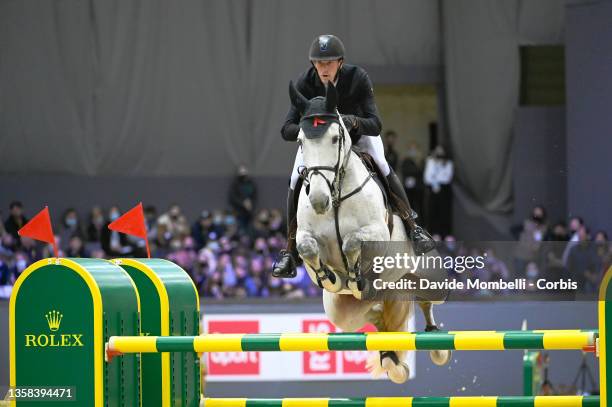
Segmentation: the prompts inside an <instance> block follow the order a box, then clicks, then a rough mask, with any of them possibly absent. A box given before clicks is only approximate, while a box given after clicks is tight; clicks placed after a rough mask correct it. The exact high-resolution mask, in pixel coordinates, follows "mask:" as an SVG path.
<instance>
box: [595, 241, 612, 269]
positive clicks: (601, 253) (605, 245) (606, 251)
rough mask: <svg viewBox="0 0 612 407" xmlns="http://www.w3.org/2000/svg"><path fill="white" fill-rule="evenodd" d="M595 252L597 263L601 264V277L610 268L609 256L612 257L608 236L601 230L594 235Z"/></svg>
mask: <svg viewBox="0 0 612 407" xmlns="http://www.w3.org/2000/svg"><path fill="white" fill-rule="evenodd" d="M594 241H595V250H596V252H597V257H599V261H600V262H601V264H602V268H601V275H602V276H603V274H604V273H605V272H606V271H607V270H608V268H609V267H610V260H611V259H610V256H611V255H612V246H611V245H610V241H609V240H608V234H607V233H606V232H604V231H603V230H600V231H599V232H597V233H595V239H594Z"/></svg>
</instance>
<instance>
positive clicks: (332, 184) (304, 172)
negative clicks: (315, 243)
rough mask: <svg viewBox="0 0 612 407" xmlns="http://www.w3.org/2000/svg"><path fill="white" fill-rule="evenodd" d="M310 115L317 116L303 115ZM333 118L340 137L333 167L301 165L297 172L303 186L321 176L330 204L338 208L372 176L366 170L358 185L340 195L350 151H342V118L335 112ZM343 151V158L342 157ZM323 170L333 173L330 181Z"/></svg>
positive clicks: (343, 137)
mask: <svg viewBox="0 0 612 407" xmlns="http://www.w3.org/2000/svg"><path fill="white" fill-rule="evenodd" d="M312 117H318V115H312V116H306V117H304V119H310V118H312ZM334 118H337V119H338V123H339V124H340V137H339V140H338V154H337V159H336V164H335V165H334V166H333V167H331V166H326V165H316V166H313V167H306V166H301V167H300V168H298V172H299V174H300V177H301V178H302V180H303V182H304V186H305V187H308V186H309V184H310V179H311V178H312V176H313V175H319V176H321V177H323V179H324V180H325V183H326V184H327V186H328V188H329V192H330V194H331V197H332V206H333V207H334V208H339V207H340V204H341V203H342V201H344V200H346V199H348V198H350V197H351V196H353V195H355V194H357V193H359V192H360V191H361V190H362V189H363V187H364V186H365V185H366V184H367V183H368V181H369V180H370V178H372V173H370V172H368V176H367V177H366V178H365V180H363V182H362V183H361V184H360V185H359V186H358V187H356V188H355V189H353V190H352V191H351V192H350V193H348V194H346V195H344V196H342V183H343V181H344V176H345V175H346V166H347V165H348V160H349V159H350V157H351V151H350V150H349V151H344V145H345V143H346V132H345V131H344V126H342V118H341V117H340V115H339V114H337V113H336V114H334ZM343 151H344V159H342V152H343ZM341 161H342V162H341ZM323 171H329V172H332V173H333V174H334V178H333V180H331V181H330V180H329V178H328V177H326V176H325V174H324V173H323Z"/></svg>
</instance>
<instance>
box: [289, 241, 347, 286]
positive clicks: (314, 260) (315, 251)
mask: <svg viewBox="0 0 612 407" xmlns="http://www.w3.org/2000/svg"><path fill="white" fill-rule="evenodd" d="M296 244H297V251H298V253H299V254H300V257H301V258H302V260H304V264H305V265H306V267H307V268H309V269H310V270H312V271H313V272H314V274H315V275H316V277H317V283H318V284H319V287H321V288H323V289H325V290H327V291H330V292H332V293H337V292H338V291H340V290H341V289H342V281H341V279H340V278H339V277H338V276H337V275H336V274H335V273H334V272H333V271H331V270H329V269H328V268H327V267H326V266H325V265H324V264H322V263H321V258H320V256H319V254H320V252H321V251H320V248H319V243H318V242H317V240H316V239H315V238H314V236H313V235H312V234H311V233H310V232H298V234H297V237H296Z"/></svg>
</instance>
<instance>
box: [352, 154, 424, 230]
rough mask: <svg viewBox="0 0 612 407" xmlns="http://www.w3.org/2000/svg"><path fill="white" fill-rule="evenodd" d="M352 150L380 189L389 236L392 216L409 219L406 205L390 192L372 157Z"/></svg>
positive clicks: (409, 213) (385, 179) (409, 214)
mask: <svg viewBox="0 0 612 407" xmlns="http://www.w3.org/2000/svg"><path fill="white" fill-rule="evenodd" d="M352 150H353V151H354V152H355V154H357V156H358V157H359V159H360V160H361V162H362V163H363V165H365V167H366V168H367V169H368V171H369V172H370V174H372V179H373V180H374V181H375V182H376V184H377V185H378V187H379V188H380V190H381V192H382V194H383V197H384V200H385V206H386V208H387V213H388V215H389V216H387V226H388V228H389V234H392V233H393V214H396V215H398V216H399V217H400V218H401V219H407V218H409V217H411V215H412V214H411V212H410V210H409V208H408V207H407V206H406V204H405V203H404V202H403V201H402V200H401V199H400V197H398V196H397V195H396V194H394V193H393V191H391V188H390V187H389V183H388V182H387V178H386V177H385V176H384V175H383V174H382V172H380V168H378V165H376V163H375V162H374V159H373V158H372V156H371V155H370V154H368V153H366V152H364V151H361V150H359V149H357V148H355V147H353V148H352Z"/></svg>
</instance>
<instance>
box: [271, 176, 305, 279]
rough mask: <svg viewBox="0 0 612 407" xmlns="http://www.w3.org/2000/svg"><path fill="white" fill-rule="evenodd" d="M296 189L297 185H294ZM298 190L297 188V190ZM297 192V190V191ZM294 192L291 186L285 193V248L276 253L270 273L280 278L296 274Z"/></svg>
mask: <svg viewBox="0 0 612 407" xmlns="http://www.w3.org/2000/svg"><path fill="white" fill-rule="evenodd" d="M296 189H297V186H296ZM298 191H299V190H298ZM298 194H299V192H298ZM294 198H295V192H294V190H293V189H291V187H289V191H288V193H287V248H286V249H284V250H281V251H280V252H279V253H278V260H276V263H274V266H273V267H272V275H273V276H274V277H280V278H293V277H295V276H296V275H297V270H296V264H297V262H298V261H299V255H298V252H297V248H296V245H295V234H296V233H297V219H296V212H297V210H296V205H295V199H294Z"/></svg>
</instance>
